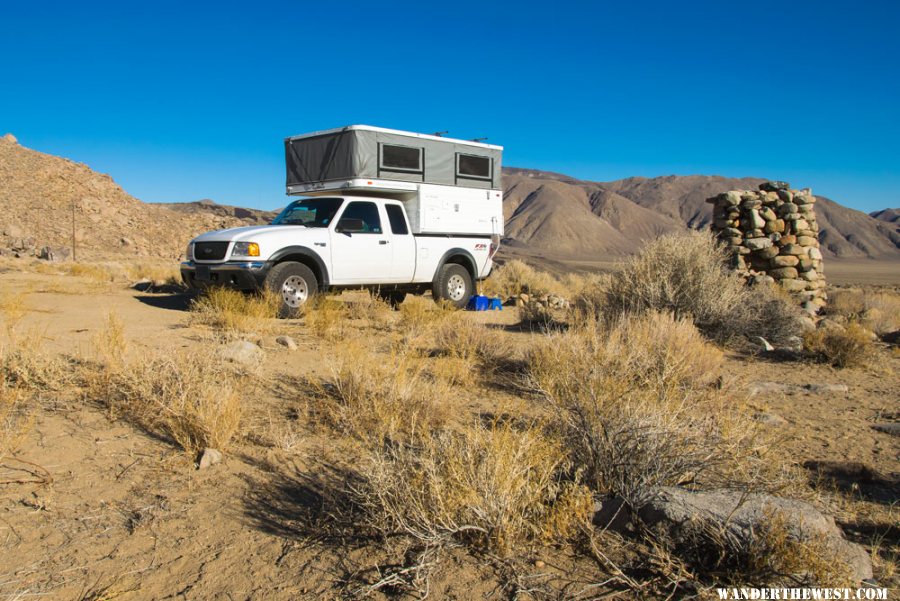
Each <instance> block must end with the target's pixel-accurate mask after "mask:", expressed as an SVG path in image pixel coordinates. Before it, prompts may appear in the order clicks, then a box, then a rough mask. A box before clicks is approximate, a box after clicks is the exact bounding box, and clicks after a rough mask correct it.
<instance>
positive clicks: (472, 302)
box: [466, 294, 503, 311]
mask: <svg viewBox="0 0 900 601" xmlns="http://www.w3.org/2000/svg"><path fill="white" fill-rule="evenodd" d="M502 310H503V303H502V302H501V301H500V299H499V298H489V297H487V296H482V295H480V294H477V295H475V296H473V297H471V298H470V299H469V302H468V304H466V311H502Z"/></svg>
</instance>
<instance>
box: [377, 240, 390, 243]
mask: <svg viewBox="0 0 900 601" xmlns="http://www.w3.org/2000/svg"><path fill="white" fill-rule="evenodd" d="M387 243H388V241H387V240H379V241H378V244H387Z"/></svg>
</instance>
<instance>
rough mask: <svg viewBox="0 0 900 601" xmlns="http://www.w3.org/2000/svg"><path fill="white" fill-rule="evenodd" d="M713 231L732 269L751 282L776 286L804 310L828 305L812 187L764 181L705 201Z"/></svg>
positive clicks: (816, 309)
mask: <svg viewBox="0 0 900 601" xmlns="http://www.w3.org/2000/svg"><path fill="white" fill-rule="evenodd" d="M707 202H709V203H711V204H712V205H713V224H712V227H713V231H714V232H716V235H717V236H718V238H719V239H720V240H721V241H722V242H723V243H724V244H725V245H726V247H727V248H728V249H729V250H730V251H731V253H732V258H731V260H732V266H733V267H734V268H735V269H736V270H737V271H738V272H739V273H740V274H741V275H743V276H744V277H746V278H747V279H748V280H749V281H750V282H752V283H756V284H759V283H765V282H770V283H777V284H778V285H780V286H781V287H782V288H784V289H785V290H786V291H787V292H789V293H791V294H792V295H793V296H794V297H795V298H797V299H798V302H799V303H800V304H801V305H802V307H803V309H804V310H805V311H807V312H808V313H810V314H816V313H818V311H819V309H821V308H822V307H824V306H825V302H826V300H827V299H828V296H827V294H826V292H825V286H826V283H825V274H824V270H823V263H822V252H821V251H820V250H819V237H818V236H819V225H818V223H817V222H816V214H815V210H814V207H813V205H814V204H815V202H816V198H815V196H813V195H812V191H811V190H810V189H809V188H805V189H802V190H793V189H791V187H790V185H789V184H787V183H786V182H766V183H764V184H761V185H760V186H759V190H732V191H730V192H725V193H723V194H719V195H718V196H714V197H713V198H710V199H708V200H707Z"/></svg>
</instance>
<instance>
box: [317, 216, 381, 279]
mask: <svg viewBox="0 0 900 601" xmlns="http://www.w3.org/2000/svg"><path fill="white" fill-rule="evenodd" d="M330 237H331V274H332V277H331V282H332V283H333V284H336V285H343V284H377V283H381V282H387V281H389V279H390V273H391V262H392V251H391V244H390V240H391V236H390V234H388V233H386V232H385V230H384V229H383V226H382V219H381V212H380V211H379V210H378V204H376V203H374V202H371V201H362V200H354V201H352V202H350V203H348V204H347V206H346V207H345V208H344V212H343V213H342V214H341V216H340V217H339V218H338V221H337V222H336V223H335V224H334V226H332V229H331V230H330Z"/></svg>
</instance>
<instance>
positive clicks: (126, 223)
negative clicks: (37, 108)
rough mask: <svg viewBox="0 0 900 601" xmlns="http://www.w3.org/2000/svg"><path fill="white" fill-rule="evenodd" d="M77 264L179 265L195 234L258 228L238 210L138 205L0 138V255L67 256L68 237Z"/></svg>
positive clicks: (104, 179)
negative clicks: (128, 258) (130, 260)
mask: <svg viewBox="0 0 900 601" xmlns="http://www.w3.org/2000/svg"><path fill="white" fill-rule="evenodd" d="M73 205H74V231H75V242H76V249H77V252H78V253H79V258H82V257H84V258H101V257H108V256H110V255H123V254H124V255H138V256H156V257H165V258H170V259H177V258H178V257H180V256H181V254H182V253H183V251H184V248H185V245H186V244H187V241H188V240H190V239H191V238H192V237H194V236H196V235H197V234H199V233H202V232H205V231H208V230H211V229H219V228H224V227H234V226H238V225H244V224H247V223H256V222H258V215H257V213H260V214H261V213H262V212H255V211H251V212H250V214H249V215H245V214H244V211H245V210H243V209H240V210H231V209H232V208H231V207H223V208H222V210H219V209H218V208H215V207H212V206H209V205H207V206H205V207H203V208H204V210H192V209H190V208H186V209H184V210H174V209H173V208H171V205H169V206H164V205H156V204H150V203H144V202H141V201H140V200H138V199H136V198H134V197H133V196H131V195H129V194H128V193H127V192H125V191H124V190H123V189H122V188H121V187H120V186H119V185H118V184H116V183H115V182H114V181H113V179H112V178H111V177H110V176H108V175H105V174H102V173H97V172H96V171H92V170H91V169H90V168H89V167H88V166H87V165H83V164H81V163H76V162H74V161H70V160H68V159H64V158H60V157H56V156H53V155H49V154H44V153H41V152H37V151H34V150H30V149H28V148H25V147H23V146H21V145H19V144H18V142H17V141H16V139H15V137H13V136H12V135H9V134H8V135H6V136H4V137H2V138H0V208H2V210H0V249H12V248H16V249H20V250H21V252H25V253H30V252H32V251H34V250H36V249H40V248H41V247H44V246H49V247H51V248H55V249H57V250H56V252H57V254H58V255H59V254H63V255H65V254H66V253H67V252H68V249H69V248H70V246H71V240H72V230H73Z"/></svg>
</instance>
